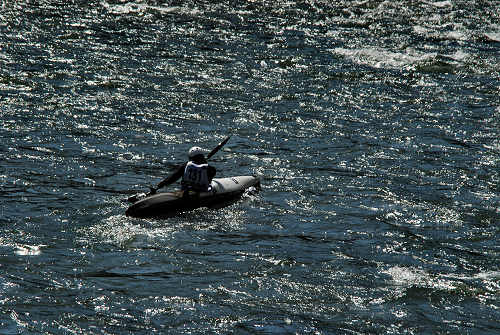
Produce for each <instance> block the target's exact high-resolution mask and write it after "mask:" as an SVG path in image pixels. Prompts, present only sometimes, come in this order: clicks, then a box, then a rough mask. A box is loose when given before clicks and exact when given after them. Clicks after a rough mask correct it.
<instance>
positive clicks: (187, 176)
mask: <svg viewBox="0 0 500 335" xmlns="http://www.w3.org/2000/svg"><path fill="white" fill-rule="evenodd" d="M188 157H189V161H188V162H186V163H184V164H182V165H181V166H179V168H178V169H177V171H175V172H174V173H173V174H172V175H170V176H169V177H167V178H166V179H164V180H162V181H161V182H160V183H159V184H158V186H157V187H156V188H155V189H151V191H152V193H155V192H156V191H157V190H158V189H159V188H162V187H165V186H168V185H170V184H172V183H174V182H176V181H177V180H179V179H180V178H181V177H182V182H181V185H182V190H183V191H195V192H208V191H210V189H211V186H210V183H211V182H212V179H213V177H214V176H215V174H216V169H215V168H214V167H213V166H210V165H208V162H207V160H206V159H205V150H203V149H202V148H200V147H192V148H191V149H189V152H188Z"/></svg>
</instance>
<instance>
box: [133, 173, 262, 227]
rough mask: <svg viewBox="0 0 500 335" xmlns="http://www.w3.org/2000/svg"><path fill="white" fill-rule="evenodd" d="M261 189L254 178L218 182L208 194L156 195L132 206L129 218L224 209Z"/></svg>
mask: <svg viewBox="0 0 500 335" xmlns="http://www.w3.org/2000/svg"><path fill="white" fill-rule="evenodd" d="M259 188H260V181H259V178H257V177H254V176H238V177H230V178H214V179H213V180H212V183H211V190H210V191H208V192H189V193H187V194H185V193H186V192H184V191H177V192H164V193H156V194H153V195H149V196H146V197H145V198H143V199H140V200H138V201H136V202H135V203H133V204H132V205H130V207H129V208H128V209H127V210H126V212H125V214H126V215H127V216H131V217H137V218H147V217H162V216H169V215H172V214H175V213H178V212H182V211H188V210H193V209H196V208H200V207H209V208H220V207H225V206H227V205H230V204H232V203H234V202H235V201H237V200H238V199H239V198H240V197H241V195H243V193H244V192H245V191H246V190H258V189H259Z"/></svg>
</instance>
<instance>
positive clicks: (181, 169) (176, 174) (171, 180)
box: [156, 163, 186, 190]
mask: <svg viewBox="0 0 500 335" xmlns="http://www.w3.org/2000/svg"><path fill="white" fill-rule="evenodd" d="M185 168H186V163H184V164H182V165H181V166H179V167H178V168H177V171H175V172H174V173H173V174H171V175H170V176H168V177H167V178H165V179H163V180H162V181H161V182H160V183H159V184H158V186H156V190H158V189H159V188H162V187H165V186H168V185H170V184H172V183H175V182H176V181H177V180H179V179H180V178H181V177H182V175H183V174H184V169H185Z"/></svg>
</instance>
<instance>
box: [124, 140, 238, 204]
mask: <svg viewBox="0 0 500 335" xmlns="http://www.w3.org/2000/svg"><path fill="white" fill-rule="evenodd" d="M230 138H231V135H229V136H228V137H226V138H225V139H224V141H222V142H220V143H219V145H217V146H216V147H215V148H213V149H212V151H210V152H209V153H208V155H207V160H209V159H210V158H211V157H212V156H213V155H215V154H216V153H217V151H219V150H220V149H221V148H222V147H223V146H224V145H225V144H226V143H227V141H229V139H230ZM149 189H150V191H149V193H139V194H136V195H133V196H131V197H128V199H127V201H128V202H137V201H138V200H140V199H142V198H145V197H147V196H149V195H152V194H155V193H156V191H157V190H158V188H155V187H150V188H149Z"/></svg>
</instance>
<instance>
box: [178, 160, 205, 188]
mask: <svg viewBox="0 0 500 335" xmlns="http://www.w3.org/2000/svg"><path fill="white" fill-rule="evenodd" d="M182 188H183V189H185V190H193V191H198V192H208V191H210V188H211V187H210V183H209V181H208V164H207V163H202V164H196V163H194V162H192V161H189V162H188V163H187V164H186V168H185V169H184V175H183V177H182Z"/></svg>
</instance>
